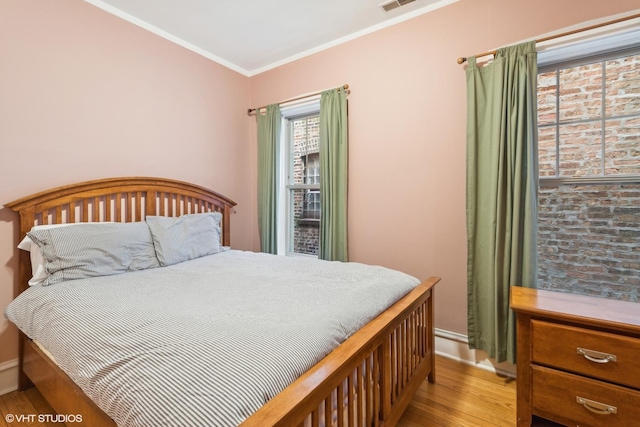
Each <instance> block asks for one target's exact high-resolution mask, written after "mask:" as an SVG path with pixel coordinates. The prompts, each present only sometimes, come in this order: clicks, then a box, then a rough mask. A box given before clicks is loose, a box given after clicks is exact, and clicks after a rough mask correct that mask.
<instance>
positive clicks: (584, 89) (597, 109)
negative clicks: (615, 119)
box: [559, 63, 602, 121]
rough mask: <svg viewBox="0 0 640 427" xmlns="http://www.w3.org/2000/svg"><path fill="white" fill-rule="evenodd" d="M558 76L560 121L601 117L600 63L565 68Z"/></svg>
mask: <svg viewBox="0 0 640 427" xmlns="http://www.w3.org/2000/svg"><path fill="white" fill-rule="evenodd" d="M559 76H560V121H569V120H571V121H576V120H586V119H593V118H598V117H601V116H602V63H597V64H587V65H581V66H578V67H571V68H565V69H564V70H560V71H559Z"/></svg>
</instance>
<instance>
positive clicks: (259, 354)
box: [5, 251, 419, 427]
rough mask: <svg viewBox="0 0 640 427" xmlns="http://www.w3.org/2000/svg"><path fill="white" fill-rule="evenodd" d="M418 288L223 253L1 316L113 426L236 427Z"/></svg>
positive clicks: (298, 260) (35, 293)
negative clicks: (44, 351)
mask: <svg viewBox="0 0 640 427" xmlns="http://www.w3.org/2000/svg"><path fill="white" fill-rule="evenodd" d="M418 283H419V281H418V280H417V279H415V278H414V277H411V276H408V275H406V274H403V273H400V272H397V271H393V270H389V269H385V268H383V267H374V266H366V265H363V264H357V263H338V262H327V261H318V260H315V259H309V258H304V257H277V256H273V255H266V254H256V253H251V252H242V251H229V252H223V253H219V254H216V255H211V256H206V257H203V258H199V259H196V260H192V261H187V262H183V263H180V264H176V265H173V266H170V267H163V268H156V269H151V270H143V271H137V272H132V273H126V274H121V275H116V276H109V277H96V278H89V279H81V280H74V281H68V282H63V283H59V284H56V285H52V286H48V287H42V286H34V287H31V288H30V289H28V290H27V291H25V292H23V293H22V294H21V295H20V296H18V298H16V299H15V300H14V301H13V302H12V303H11V304H10V305H9V306H8V307H7V309H6V311H5V315H6V316H7V317H8V318H9V319H10V320H11V321H12V322H14V323H15V324H16V325H18V327H19V328H20V329H21V330H22V331H23V332H24V333H25V334H26V335H27V336H29V337H30V338H32V339H34V340H37V341H38V342H39V343H40V344H41V345H42V346H43V347H44V348H46V349H47V350H48V351H49V352H50V353H51V354H52V355H53V357H54V358H55V360H56V362H57V363H58V365H59V366H60V367H61V368H62V369H63V370H64V371H65V372H66V373H67V374H68V375H69V376H70V377H71V378H72V379H73V380H74V381H75V382H76V383H77V384H78V385H79V386H80V387H81V388H82V389H83V390H84V392H85V393H86V394H87V395H88V396H89V397H90V398H91V399H92V400H93V401H94V402H95V403H96V404H97V405H98V406H99V407H100V408H102V409H103V410H104V411H105V412H106V413H107V414H108V415H109V416H111V417H112V418H113V419H114V420H115V422H116V423H117V424H118V426H122V427H124V426H126V427H130V426H131V427H133V426H144V427H151V426H197V427H202V426H235V425H238V424H239V423H241V422H242V421H243V420H245V419H246V418H247V417H249V416H250V415H251V414H253V413H254V412H255V411H256V410H257V409H258V408H260V406H262V405H263V404H264V403H265V402H266V401H268V400H269V399H271V398H272V397H273V396H275V395H276V394H278V393H279V392H280V391H281V390H282V389H284V388H285V387H286V386H287V385H288V384H290V383H291V382H292V381H294V380H295V379H296V378H297V377H298V376H300V375H301V374H302V373H304V372H305V371H306V370H307V369H309V368H310V367H312V366H313V365H314V364H315V363H317V362H318V361H320V360H321V359H322V358H323V357H324V356H326V355H327V354H328V353H329V352H331V351H332V350H333V349H334V348H336V347H337V346H338V345H339V344H340V343H341V342H343V341H344V340H345V339H347V338H348V337H349V336H350V335H352V334H353V333H354V332H355V331H357V330H358V329H359V328H360V327H362V326H363V325H364V324H366V323H367V322H369V321H370V320H371V319H373V318H374V317H375V316H377V315H378V314H379V313H381V312H382V311H384V310H385V309H386V308H388V307H389V306H390V305H392V304H393V302H395V301H396V300H398V299H399V298H401V297H402V296H403V295H405V294H406V293H408V292H409V291H410V290H411V289H413V288H414V287H415V286H416V285H417V284H418Z"/></svg>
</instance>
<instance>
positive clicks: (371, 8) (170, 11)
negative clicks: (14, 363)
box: [85, 0, 458, 76]
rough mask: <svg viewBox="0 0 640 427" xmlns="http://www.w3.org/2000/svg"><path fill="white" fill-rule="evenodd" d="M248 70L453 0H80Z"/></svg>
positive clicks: (292, 57) (295, 56) (276, 63)
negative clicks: (398, 1)
mask: <svg viewBox="0 0 640 427" xmlns="http://www.w3.org/2000/svg"><path fill="white" fill-rule="evenodd" d="M85 1H86V2H88V3H91V4H93V5H95V6H97V7H99V8H101V9H104V10H106V11H107V12H109V13H112V14H114V15H117V16H119V17H121V18H123V19H126V20H127V21H130V22H132V23H134V24H136V25H139V26H140V27H143V28H145V29H147V30H149V31H152V32H154V33H156V34H158V35H160V36H162V37H164V38H166V39H169V40H171V41H173V42H175V43H177V44H179V45H181V46H184V47H186V48H188V49H191V50H193V51H195V52H197V53H199V54H201V55H203V56H205V57H207V58H209V59H212V60H214V61H216V62H218V63H220V64H222V65H225V66H227V67H229V68H231V69H233V70H235V71H238V72H240V73H242V74H244V75H247V76H251V75H255V74H258V73H260V72H263V71H266V70H268V69H271V68H274V67H277V66H279V65H282V64H284V63H287V62H291V61H293V60H296V59H298V58H301V57H303V56H307V55H310V54H312V53H314V52H318V51H320V50H323V49H326V48H328V47H331V46H335V45H337V44H340V43H343V42H345V41H347V40H351V39H354V38H356V37H359V36H362V35H364V34H367V33H370V32H373V31H376V30H378V29H381V28H384V27H387V26H390V25H393V24H396V23H398V22H402V21H405V20H407V19H410V18H413V17H415V16H418V15H421V14H423V13H427V12H430V11H432V10H435V9H438V8H440V7H443V6H446V5H449V4H451V3H455V2H456V1H458V0H415V1H414V2H412V3H408V4H407V5H405V6H402V7H399V8H396V9H394V10H392V11H390V12H384V11H383V10H382V8H381V7H380V6H379V5H380V4H383V3H387V1H388V0H85Z"/></svg>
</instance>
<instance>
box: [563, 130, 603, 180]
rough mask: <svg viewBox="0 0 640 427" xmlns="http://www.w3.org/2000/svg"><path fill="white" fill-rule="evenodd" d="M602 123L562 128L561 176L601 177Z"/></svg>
mask: <svg viewBox="0 0 640 427" xmlns="http://www.w3.org/2000/svg"><path fill="white" fill-rule="evenodd" d="M601 159H602V132H601V124H600V122H592V123H579V124H570V125H561V126H560V176H561V177H566V178H579V177H584V176H594V175H595V176H599V175H601V171H602V162H601Z"/></svg>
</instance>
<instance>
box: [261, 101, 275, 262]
mask: <svg viewBox="0 0 640 427" xmlns="http://www.w3.org/2000/svg"><path fill="white" fill-rule="evenodd" d="M256 119H257V122H258V131H257V133H258V231H259V233H260V250H261V251H262V252H267V253H270V254H275V253H277V252H278V241H277V227H276V225H277V219H278V216H277V207H278V206H277V196H278V145H279V141H280V123H281V115H280V106H279V105H278V104H273V105H269V106H267V111H266V113H265V114H264V115H263V114H260V110H259V109H258V110H257V111H256Z"/></svg>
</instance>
